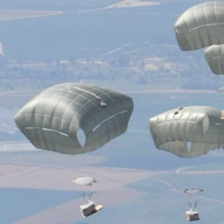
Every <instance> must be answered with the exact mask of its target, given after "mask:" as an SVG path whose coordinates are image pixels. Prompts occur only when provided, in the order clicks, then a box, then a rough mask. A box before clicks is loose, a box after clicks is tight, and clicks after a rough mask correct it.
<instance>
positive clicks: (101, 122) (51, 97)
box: [15, 83, 134, 155]
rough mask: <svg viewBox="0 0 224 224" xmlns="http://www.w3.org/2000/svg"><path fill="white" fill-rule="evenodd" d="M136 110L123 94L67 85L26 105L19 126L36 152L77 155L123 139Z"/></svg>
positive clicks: (19, 115) (80, 85)
mask: <svg viewBox="0 0 224 224" xmlns="http://www.w3.org/2000/svg"><path fill="white" fill-rule="evenodd" d="M133 107H134V104H133V100H132V98H131V97H129V96H127V95H125V94H122V93H120V92H117V91H112V90H109V89H105V88H100V87H97V86H94V85H87V84H80V83H63V84H58V85H55V86H52V87H50V88H48V89H46V90H44V91H43V92H41V93H40V94H38V95H37V96H35V97H34V98H33V99H31V100H30V101H29V102H28V103H26V104H25V105H24V106H23V107H22V108H21V109H20V110H19V111H18V113H17V114H16V116H15V122H16V124H17V126H18V128H19V129H20V130H21V132H22V133H23V134H24V135H25V136H26V137H27V138H28V139H29V140H30V142H31V143H32V144H33V145H34V146H35V147H36V148H40V149H45V150H50V151H55V152H59V153H64V154H71V155H76V154H82V153H87V152H90V151H93V150H96V149H98V148H100V147H101V146H103V145H104V144H106V143H108V142H109V141H110V140H112V139H114V138H116V137H118V136H120V135H122V134H123V133H124V132H125V131H126V129H127V127H128V123H129V119H130V117H131V114H132V111H133ZM80 133H81V134H83V135H82V139H81V138H80V135H79V134H80Z"/></svg>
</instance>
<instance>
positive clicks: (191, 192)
mask: <svg viewBox="0 0 224 224" xmlns="http://www.w3.org/2000/svg"><path fill="white" fill-rule="evenodd" d="M203 191H204V190H203V189H201V188H187V189H185V190H184V193H185V194H187V195H188V196H189V210H188V211H186V219H187V221H188V222H191V221H198V220H200V218H199V213H198V211H197V210H196V208H197V206H198V200H197V198H196V195H197V194H199V193H201V192H203Z"/></svg>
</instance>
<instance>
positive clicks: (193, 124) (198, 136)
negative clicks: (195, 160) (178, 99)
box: [149, 106, 224, 158]
mask: <svg viewBox="0 0 224 224" xmlns="http://www.w3.org/2000/svg"><path fill="white" fill-rule="evenodd" d="M149 126H150V131H151V135H152V138H153V141H154V143H155V146H156V148H158V149H162V150H165V151H168V152H170V153H173V154H174V155H176V156H179V157H183V158H189V157H198V156H202V155H205V154H207V153H208V152H209V151H210V150H214V149H219V148H224V138H223V136H224V120H223V118H222V111H221V110H218V109H216V108H213V107H207V106H189V107H180V108H176V109H173V110H169V111H167V112H164V113H162V114H159V115H157V116H155V117H153V118H150V120H149Z"/></svg>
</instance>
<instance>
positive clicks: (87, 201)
mask: <svg viewBox="0 0 224 224" xmlns="http://www.w3.org/2000/svg"><path fill="white" fill-rule="evenodd" d="M72 183H75V184H78V185H81V186H83V187H91V186H92V185H93V184H94V183H97V181H96V179H95V178H93V177H89V176H87V177H79V178H77V179H75V180H73V181H72ZM91 197H92V190H91V189H90V190H89V192H88V193H86V192H83V200H84V204H82V205H80V211H81V214H82V216H83V217H87V216H90V215H92V214H94V213H96V212H98V211H100V210H101V209H103V206H102V205H96V204H95V203H94V202H93V201H92V200H91Z"/></svg>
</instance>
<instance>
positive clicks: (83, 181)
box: [72, 177, 97, 186]
mask: <svg viewBox="0 0 224 224" xmlns="http://www.w3.org/2000/svg"><path fill="white" fill-rule="evenodd" d="M72 183H76V184H78V185H82V186H92V185H93V183H97V181H96V179H95V178H93V177H79V178H77V179H75V180H73V181H72Z"/></svg>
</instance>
